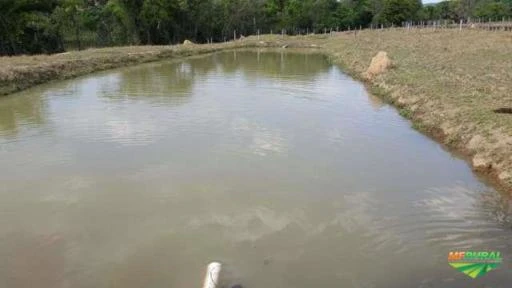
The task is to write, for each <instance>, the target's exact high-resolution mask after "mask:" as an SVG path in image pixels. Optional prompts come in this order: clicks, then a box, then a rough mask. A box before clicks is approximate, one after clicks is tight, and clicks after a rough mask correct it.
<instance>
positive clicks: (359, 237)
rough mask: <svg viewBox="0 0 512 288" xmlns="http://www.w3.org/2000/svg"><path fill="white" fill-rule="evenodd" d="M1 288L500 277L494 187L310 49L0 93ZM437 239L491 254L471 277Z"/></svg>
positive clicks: (163, 65) (503, 207)
mask: <svg viewBox="0 0 512 288" xmlns="http://www.w3.org/2000/svg"><path fill="white" fill-rule="evenodd" d="M0 169H1V172H0V286H1V287H11V288H18V287H41V288H46V287H48V288H50V287H52V288H55V287H56V288H60V287H95V288H103V287H122V288H136V287H137V288H138V287H166V288H170V287H200V286H201V281H202V278H203V273H204V269H205V267H206V265H207V264H208V262H210V261H213V260H216V261H220V262H222V263H223V264H224V267H225V270H224V273H223V276H224V278H225V279H224V281H225V283H226V285H227V286H228V285H230V284H237V283H240V284H242V285H243V286H244V287H248V288H254V287H295V288H300V287H510V283H511V280H512V269H510V268H511V267H510V260H509V259H510V257H512V241H511V240H512V238H511V237H512V232H511V225H510V216H509V215H510V213H509V211H510V208H509V199H508V198H506V197H504V196H501V195H500V194H499V193H497V192H496V191H494V190H493V189H492V188H490V187H488V186H487V185H485V184H484V183H482V182H480V181H479V180H478V178H477V177H475V175H474V174H473V173H472V172H471V169H470V167H469V166H468V165H467V163H465V162H464V161H462V160H460V159H458V158H456V157H454V156H452V155H450V153H448V152H447V151H445V150H443V149H442V147H441V146H440V145H438V144H437V143H435V142H434V141H431V140H430V139H428V138H426V137H425V136H423V135H421V134H420V133H418V132H417V131H415V130H413V129H411V128H410V123H408V122H407V121H406V120H404V119H403V118H401V117H400V116H399V115H398V113H397V111H396V110H395V109H393V108H391V107H389V106H387V105H385V104H383V103H381V102H380V101H379V100H378V99H375V98H373V97H371V96H369V95H368V94H367V92H366V91H365V88H364V86H363V85H362V84H361V83H358V82H356V81H354V80H352V79H351V78H349V77H348V76H347V75H345V74H343V72H342V71H340V69H339V68H337V67H335V66H332V65H330V64H329V63H328V62H327V60H326V59H325V58H323V57H322V56H319V55H312V54H296V53H284V52H281V53H279V52H272V53H271V52H268V53H267V52H254V51H237V52H226V53H220V54H215V55H211V56H206V57H200V58H191V59H186V60H183V61H174V62H160V63H153V64H147V65H143V66H138V67H132V68H125V69H120V70H113V71H108V72H103V73H99V74H93V75H90V76H87V77H83V78H79V79H76V80H72V81H65V82H56V83H52V84H48V85H44V86H40V87H37V88H34V89H31V90H28V91H25V92H22V93H18V94H16V95H12V96H9V97H3V98H0ZM451 250H497V251H500V252H501V253H502V255H503V257H504V263H503V264H502V266H501V267H500V268H499V269H497V270H493V271H491V272H489V273H488V274H486V275H484V276H482V277H480V278H478V279H476V280H473V279H471V278H469V277H468V276H466V275H464V274H462V273H460V272H458V271H456V270H455V269H453V268H451V267H450V266H449V265H448V264H447V254H448V252H449V251H451Z"/></svg>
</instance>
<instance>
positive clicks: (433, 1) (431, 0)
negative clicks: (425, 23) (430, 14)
mask: <svg viewBox="0 0 512 288" xmlns="http://www.w3.org/2000/svg"><path fill="white" fill-rule="evenodd" d="M437 2H441V0H423V3H425V4H426V3H437Z"/></svg>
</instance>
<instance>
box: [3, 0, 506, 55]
mask: <svg viewBox="0 0 512 288" xmlns="http://www.w3.org/2000/svg"><path fill="white" fill-rule="evenodd" d="M511 7H512V0H452V1H445V2H441V3H438V4H436V5H422V3H421V0H340V1H338V0H0V55H2V54H9V55H12V54H20V53H52V52H58V51H63V50H64V48H67V47H70V46H73V47H74V48H77V49H81V48H82V47H84V46H111V45H127V44H169V43H178V42H181V41H183V40H184V39H190V40H192V41H195V42H207V41H223V40H225V39H232V37H233V36H234V35H235V34H236V35H249V34H256V33H258V31H261V33H270V32H273V33H281V32H282V31H283V30H285V31H286V33H291V34H295V33H306V32H321V31H326V30H330V29H348V28H350V27H352V28H353V27H368V26H370V25H373V24H378V25H381V24H382V25H386V26H389V25H402V24H403V23H404V22H405V21H425V20H439V19H447V20H458V19H467V18H469V17H480V18H484V19H486V21H488V19H500V20H501V18H503V17H509V16H512V12H511V11H512V10H511Z"/></svg>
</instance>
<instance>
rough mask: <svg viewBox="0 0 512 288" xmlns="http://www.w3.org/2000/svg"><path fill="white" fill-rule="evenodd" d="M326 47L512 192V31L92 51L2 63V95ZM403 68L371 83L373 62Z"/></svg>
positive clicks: (382, 33)
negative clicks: (250, 51) (132, 68)
mask: <svg viewBox="0 0 512 288" xmlns="http://www.w3.org/2000/svg"><path fill="white" fill-rule="evenodd" d="M283 46H285V47H288V48H318V49H317V50H319V51H321V52H322V53H324V54H326V55H327V56H329V58H330V59H331V60H332V62H333V63H336V64H339V65H340V66H341V67H342V68H344V69H345V71H346V72H347V73H349V74H351V75H352V76H354V77H356V78H359V79H361V80H363V81H366V82H367V83H368V84H369V85H368V87H369V88H370V91H371V92H372V93H373V94H376V95H377V96H379V97H381V98H383V99H385V100H386V101H387V102H389V103H391V104H393V105H395V106H397V107H398V108H399V109H400V111H401V114H403V116H404V117H406V118H409V119H411V120H412V122H413V126H414V127H416V128H417V129H419V130H421V131H423V132H425V133H427V134H430V135H431V136H433V137H435V138H437V139H438V140H439V141H441V142H443V143H445V144H447V145H448V146H450V147H452V148H455V149H456V150H457V151H459V152H462V153H464V154H465V155H466V156H468V158H469V159H470V160H471V163H472V165H473V167H474V168H475V169H477V170H480V171H483V172H485V173H487V174H489V175H490V176H491V177H492V179H494V180H496V181H495V183H496V184H497V185H498V186H500V187H502V188H505V189H507V190H509V191H512V114H509V113H495V111H508V110H507V109H508V108H510V107H511V106H512V94H511V93H510V91H512V61H510V59H512V33H510V32H506V31H497V32H489V31H481V30H464V31H458V30H437V31H433V30H432V29H423V30H414V31H405V30H398V29H397V30H393V29H389V30H363V31H361V32H358V33H357V34H354V33H353V32H352V33H336V34H333V35H308V36H297V37H282V36H280V35H266V36H262V37H260V38H258V37H255V36H253V37H247V38H245V39H244V40H241V41H235V42H229V43H221V44H213V45H177V46H151V47H147V46H142V47H141V46H139V47H119V48H106V49H90V50H86V51H82V52H69V53H63V54H57V55H52V56H18V57H0V95H2V94H9V93H12V92H15V91H18V90H22V89H25V88H28V87H30V86H33V85H36V84H39V83H44V82H47V81H50V80H54V79H66V78H71V77H75V76H78V75H82V74H86V73H89V72H93V71H98V70H105V69H109V68H114V67H120V66H126V65H131V64H137V63H143V62H149V61H156V60H159V59H164V58H173V57H184V56H190V55H196V54H204V53H210V52H215V51H220V50H225V49H237V48H251V47H283ZM379 51H385V52H387V55H388V56H389V57H390V58H391V61H392V63H393V66H392V68H391V69H390V70H388V71H387V72H385V73H383V74H380V75H377V76H375V77H371V79H369V78H364V77H363V75H364V72H366V70H367V68H368V65H369V64H370V61H371V60H372V57H374V56H375V55H376V54H377V53H378V52H379Z"/></svg>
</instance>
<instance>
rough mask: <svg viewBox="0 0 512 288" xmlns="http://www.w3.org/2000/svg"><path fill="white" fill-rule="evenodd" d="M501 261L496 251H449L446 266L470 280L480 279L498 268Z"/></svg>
mask: <svg viewBox="0 0 512 288" xmlns="http://www.w3.org/2000/svg"><path fill="white" fill-rule="evenodd" d="M502 261H503V259H502V258H501V254H500V252H497V251H451V252H450V253H448V264H450V266H452V267H453V268H455V269H457V270H459V271H460V272H462V273H464V274H466V275H468V276H469V277H471V278H473V279H474V278H477V277H480V276H482V275H484V274H486V273H487V272H489V271H491V270H493V269H496V268H498V267H499V266H500V264H501V262H502Z"/></svg>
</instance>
